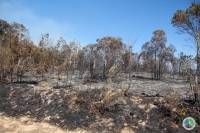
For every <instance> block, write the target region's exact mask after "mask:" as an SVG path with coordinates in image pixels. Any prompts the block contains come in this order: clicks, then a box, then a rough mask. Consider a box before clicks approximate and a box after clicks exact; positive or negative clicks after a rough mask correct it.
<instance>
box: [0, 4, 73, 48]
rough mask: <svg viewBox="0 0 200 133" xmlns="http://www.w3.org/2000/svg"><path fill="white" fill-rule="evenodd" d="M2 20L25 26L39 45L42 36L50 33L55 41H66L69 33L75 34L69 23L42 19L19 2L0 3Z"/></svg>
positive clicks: (0, 17)
mask: <svg viewBox="0 0 200 133" xmlns="http://www.w3.org/2000/svg"><path fill="white" fill-rule="evenodd" d="M0 19H3V20H6V21H8V22H9V23H11V22H17V23H21V24H23V25H24V26H25V27H26V28H27V29H29V31H30V36H31V39H32V40H33V41H34V43H35V44H36V45H37V44H38V42H39V38H40V36H41V34H45V33H49V35H50V38H52V39H53V40H54V43H55V41H56V40H57V39H58V38H59V37H64V38H65V39H66V40H68V39H69V38H66V36H67V33H69V32H73V27H72V25H70V24H69V23H66V22H65V23H62V22H58V21H56V20H54V19H52V18H42V17H40V16H37V15H36V14H34V12H33V11H32V10H31V9H30V8H28V7H26V6H24V5H23V4H22V3H20V2H19V1H0Z"/></svg>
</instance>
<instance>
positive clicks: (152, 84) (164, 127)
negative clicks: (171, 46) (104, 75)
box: [0, 74, 200, 133]
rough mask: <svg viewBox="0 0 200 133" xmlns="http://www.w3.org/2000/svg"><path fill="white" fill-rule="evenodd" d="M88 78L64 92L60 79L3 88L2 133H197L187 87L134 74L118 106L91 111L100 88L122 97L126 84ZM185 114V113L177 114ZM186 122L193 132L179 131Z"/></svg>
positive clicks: (0, 91) (169, 79) (0, 93)
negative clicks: (192, 125) (191, 124)
mask: <svg viewBox="0 0 200 133" xmlns="http://www.w3.org/2000/svg"><path fill="white" fill-rule="evenodd" d="M86 78H87V77H84V78H83V79H80V78H78V77H77V76H74V77H72V80H71V81H70V82H71V86H68V87H66V86H65V77H64V75H63V78H62V80H59V81H58V80H57V79H56V76H55V75H53V74H52V75H48V79H46V81H41V82H38V84H35V82H34V84H31V82H27V81H28V79H26V82H23V83H22V84H18V83H15V84H4V85H2V86H1V87H0V112H1V114H0V118H1V119H0V121H1V123H0V132H2V133H4V132H5V133H6V132H11V133H16V132H19V133H22V132H23V133H46V132H48V133H49V132H52V133H62V132H67V133H68V132H69V133H70V132H82V133H86V132H87V133H89V132H91V133H98V132H99V133H102V132H104V133H141V132H142V133H188V132H191V133H198V132H200V127H199V125H200V115H199V113H198V111H200V110H199V109H198V108H193V107H194V106H193V105H192V104H193V103H192V102H191V99H190V97H189V96H190V95H191V94H189V92H188V89H189V86H188V85H187V83H186V82H185V80H183V79H178V77H175V79H173V78H172V77H170V76H168V77H166V78H165V79H163V80H162V81H155V80H151V79H150V75H149V74H135V76H133V77H132V81H131V85H130V91H129V92H130V93H129V95H128V96H123V99H122V100H121V101H122V102H115V103H114V104H111V105H110V106H107V107H102V106H101V107H96V106H91V105H92V104H93V103H98V102H99V101H100V100H99V99H100V97H101V96H100V95H101V94H102V88H105V87H107V88H110V89H114V90H116V91H120V87H121V86H122V85H124V84H127V83H128V82H129V81H127V80H126V75H125V74H119V75H117V77H116V78H113V79H112V81H113V83H111V84H109V85H107V83H106V82H102V81H97V82H92V81H88V82H85V80H86ZM57 82H58V85H56V84H57ZM63 86H65V87H63ZM170 87H171V88H173V90H172V89H170ZM183 109H186V110H187V111H184V112H182V113H181V110H183ZM187 116H190V117H193V118H194V119H195V121H196V127H195V128H194V129H193V130H192V131H186V130H185V129H184V128H183V127H182V121H183V119H184V118H185V117H187Z"/></svg>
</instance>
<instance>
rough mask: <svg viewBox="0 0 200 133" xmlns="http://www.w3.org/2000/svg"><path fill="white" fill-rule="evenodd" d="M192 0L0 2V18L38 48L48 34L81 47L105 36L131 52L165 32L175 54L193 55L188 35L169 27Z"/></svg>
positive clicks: (29, 0) (15, 0) (55, 39)
mask: <svg viewBox="0 0 200 133" xmlns="http://www.w3.org/2000/svg"><path fill="white" fill-rule="evenodd" d="M193 1H194V0H0V19H3V20H6V21H7V22H9V23H11V22H17V23H21V24H23V25H24V26H25V27H26V28H27V29H29V32H30V36H31V40H33V42H34V43H35V45H38V43H39V39H40V36H41V34H45V33H49V35H50V38H51V39H53V42H54V44H56V42H57V40H58V39H59V37H63V38H64V39H65V40H66V41H67V42H68V43H69V42H70V41H73V40H74V39H76V40H78V41H80V42H81V45H82V46H85V45H88V44H92V43H96V39H97V38H102V37H104V36H114V37H121V38H122V39H123V42H124V43H126V44H131V42H134V41H135V40H136V39H137V40H136V41H135V43H134V44H133V51H134V52H141V47H142V45H143V44H144V43H145V42H147V41H150V40H151V37H152V36H153V34H152V33H153V31H155V30H158V29H161V30H164V31H165V32H166V36H167V43H166V45H167V46H168V45H169V44H173V45H175V47H176V49H177V52H176V56H178V53H180V52H184V53H186V54H188V55H189V54H190V55H195V54H196V52H195V50H194V49H193V48H191V47H189V46H187V45H190V46H194V43H193V42H192V41H189V40H188V38H189V37H190V36H189V35H187V34H178V33H177V29H176V28H175V27H173V25H172V24H171V18H172V17H173V15H174V13H175V12H176V11H177V10H185V9H187V8H188V7H189V6H190V5H191V3H192V2H193ZM196 2H199V1H197V0H196Z"/></svg>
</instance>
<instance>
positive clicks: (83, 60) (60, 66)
mask: <svg viewBox="0 0 200 133" xmlns="http://www.w3.org/2000/svg"><path fill="white" fill-rule="evenodd" d="M166 42H167V37H166V33H165V31H163V30H155V31H154V32H153V36H152V39H151V40H150V41H148V42H146V43H145V44H143V45H142V51H141V53H133V52H132V46H133V44H129V45H127V44H125V43H123V41H122V38H119V37H112V36H105V37H103V38H100V39H97V40H96V43H95V44H89V45H87V46H84V47H81V44H80V42H79V41H77V40H73V41H71V42H69V43H67V42H66V41H65V40H64V38H60V39H59V40H57V43H56V44H54V43H53V42H52V41H51V39H50V37H49V34H43V35H41V37H40V42H39V45H38V46H36V45H34V44H33V42H32V41H31V39H30V36H29V31H28V29H27V28H26V27H24V26H23V24H18V23H16V22H14V23H11V24H9V23H8V22H6V21H4V20H2V19H1V20H0V80H1V81H3V80H4V79H5V77H9V78H10V80H11V81H10V82H13V76H16V77H17V78H16V80H17V82H20V81H21V80H22V78H23V75H24V74H25V73H30V72H37V73H38V74H40V75H43V76H45V73H46V72H48V71H56V72H57V73H58V75H59V74H60V73H62V72H66V73H69V72H72V73H74V71H75V70H77V71H79V75H80V77H81V78H82V75H83V74H84V73H85V72H86V71H89V72H90V77H91V78H101V79H104V78H107V76H108V73H109V69H110V68H111V67H112V66H115V68H116V69H115V72H114V75H116V74H117V73H119V72H125V73H129V76H131V75H130V73H131V72H139V71H142V72H150V73H152V78H154V79H161V78H162V76H163V74H164V73H169V72H172V73H173V74H176V73H179V74H180V75H181V72H183V71H184V66H185V65H186V63H187V62H188V61H189V57H190V56H186V55H184V54H183V53H180V56H179V57H175V56H174V53H175V51H176V48H175V46H174V45H172V44H170V45H169V46H166ZM190 65H192V64H191V63H190Z"/></svg>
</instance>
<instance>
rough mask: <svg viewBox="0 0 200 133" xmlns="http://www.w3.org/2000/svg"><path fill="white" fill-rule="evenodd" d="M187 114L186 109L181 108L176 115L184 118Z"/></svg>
mask: <svg viewBox="0 0 200 133" xmlns="http://www.w3.org/2000/svg"><path fill="white" fill-rule="evenodd" d="M187 112H188V109H187V108H182V109H180V110H179V111H178V112H177V113H178V114H179V115H180V116H186V114H187Z"/></svg>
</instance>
